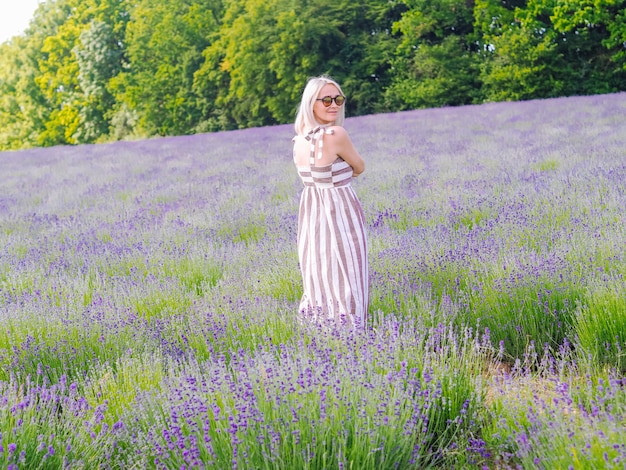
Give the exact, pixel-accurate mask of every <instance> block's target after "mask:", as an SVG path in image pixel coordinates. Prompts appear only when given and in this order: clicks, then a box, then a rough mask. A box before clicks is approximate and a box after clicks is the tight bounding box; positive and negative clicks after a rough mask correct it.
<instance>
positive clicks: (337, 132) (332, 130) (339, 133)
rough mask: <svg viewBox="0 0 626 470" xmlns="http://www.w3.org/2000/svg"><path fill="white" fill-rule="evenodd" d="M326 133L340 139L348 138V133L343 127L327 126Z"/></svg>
mask: <svg viewBox="0 0 626 470" xmlns="http://www.w3.org/2000/svg"><path fill="white" fill-rule="evenodd" d="M327 133H328V134H332V135H334V136H336V137H338V138H340V139H342V138H346V137H348V131H346V130H345V129H344V127H343V126H328V127H327Z"/></svg>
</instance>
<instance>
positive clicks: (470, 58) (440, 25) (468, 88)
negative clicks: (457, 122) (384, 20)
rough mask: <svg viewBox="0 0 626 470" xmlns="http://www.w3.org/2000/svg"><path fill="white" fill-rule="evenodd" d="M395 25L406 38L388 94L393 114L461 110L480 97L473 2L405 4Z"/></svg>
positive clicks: (421, 0) (398, 51)
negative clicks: (439, 108) (397, 111)
mask: <svg viewBox="0 0 626 470" xmlns="http://www.w3.org/2000/svg"><path fill="white" fill-rule="evenodd" d="M403 3H404V4H405V5H406V7H407V11H406V12H405V13H404V14H403V15H402V18H401V19H400V20H399V21H397V22H396V23H395V24H394V31H397V32H399V33H400V34H401V35H402V41H401V42H400V44H399V45H398V47H397V49H396V53H395V58H394V60H393V66H394V71H395V74H394V77H393V82H392V85H391V86H390V87H389V89H388V90H387V93H386V98H387V102H388V103H389V105H390V106H391V107H393V108H394V109H407V108H423V107H435V106H446V105H462V104H469V103H472V102H474V101H475V100H476V99H477V97H478V96H479V93H480V87H481V83H480V81H479V80H478V75H479V68H478V66H479V62H478V61H479V55H478V54H477V46H476V40H475V34H474V29H473V3H470V2H466V1H465V0H405V1H404V2H403Z"/></svg>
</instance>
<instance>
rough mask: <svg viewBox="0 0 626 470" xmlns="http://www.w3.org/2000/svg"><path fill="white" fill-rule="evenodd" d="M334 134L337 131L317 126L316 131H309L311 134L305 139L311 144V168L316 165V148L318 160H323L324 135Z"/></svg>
mask: <svg viewBox="0 0 626 470" xmlns="http://www.w3.org/2000/svg"><path fill="white" fill-rule="evenodd" d="M334 133H335V131H334V130H333V129H327V128H325V127H323V126H317V127H316V128H315V129H313V130H311V131H309V133H308V134H307V135H306V136H305V137H304V138H305V139H306V140H308V141H310V142H311V154H310V156H309V164H310V165H311V166H314V165H315V147H317V159H318V160H321V159H322V153H323V150H324V135H325V134H328V135H332V134H334ZM318 141H319V144H318Z"/></svg>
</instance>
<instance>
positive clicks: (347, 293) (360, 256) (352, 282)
mask: <svg viewBox="0 0 626 470" xmlns="http://www.w3.org/2000/svg"><path fill="white" fill-rule="evenodd" d="M325 133H326V134H330V133H332V131H330V130H326V129H324V128H318V129H315V130H314V131H312V132H311V133H309V135H308V136H307V139H308V140H310V142H311V155H310V160H309V164H310V166H306V167H304V166H298V167H297V169H298V174H299V175H300V178H301V179H302V182H303V183H304V189H303V191H302V195H301V197H300V211H299V217H298V256H299V260H300V270H301V272H302V279H303V284H304V294H303V296H302V300H301V302H300V312H301V313H303V314H305V315H307V316H310V317H311V318H313V319H317V318H328V319H332V320H335V321H337V322H339V323H341V322H346V323H349V324H352V325H353V326H356V327H364V326H365V324H366V319H367V308H368V295H369V277H368V267H367V240H366V235H365V215H364V213H363V209H362V208H361V203H360V202H359V200H358V198H357V196H356V193H355V192H354V190H353V189H352V185H351V181H352V173H353V171H352V167H351V166H350V165H349V164H348V163H346V162H345V161H344V160H343V159H341V158H337V159H336V160H335V161H334V162H333V163H332V164H330V165H325V166H316V165H315V151H316V149H317V150H318V152H319V153H318V156H319V158H321V156H322V147H323V138H324V134H325Z"/></svg>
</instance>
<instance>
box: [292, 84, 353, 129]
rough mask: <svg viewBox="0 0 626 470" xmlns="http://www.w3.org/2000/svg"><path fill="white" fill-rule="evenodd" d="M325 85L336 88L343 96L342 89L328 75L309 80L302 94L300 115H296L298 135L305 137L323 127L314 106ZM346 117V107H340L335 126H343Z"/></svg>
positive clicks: (299, 108) (299, 107)
mask: <svg viewBox="0 0 626 470" xmlns="http://www.w3.org/2000/svg"><path fill="white" fill-rule="evenodd" d="M325 85H334V86H336V87H337V90H338V91H339V93H340V94H342V95H343V91H342V90H341V87H340V86H339V84H338V83H337V82H336V81H334V80H333V79H332V78H330V77H327V76H326V75H322V76H320V77H313V78H309V81H308V82H307V84H306V86H305V87H304V91H303V92H302V100H301V101H300V106H298V113H297V114H296V122H295V125H294V127H295V130H296V134H298V135H304V134H306V133H307V132H308V131H310V130H312V129H315V128H316V127H317V126H320V125H321V124H320V123H319V122H317V120H316V119H315V115H314V114H313V106H314V105H315V100H316V99H317V95H318V93H319V92H320V90H321V89H322V88H323V87H324V86H325ZM345 116H346V107H345V105H344V106H340V107H339V110H338V111H337V119H335V122H334V124H335V125H336V126H342V125H343V121H344V119H345Z"/></svg>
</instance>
